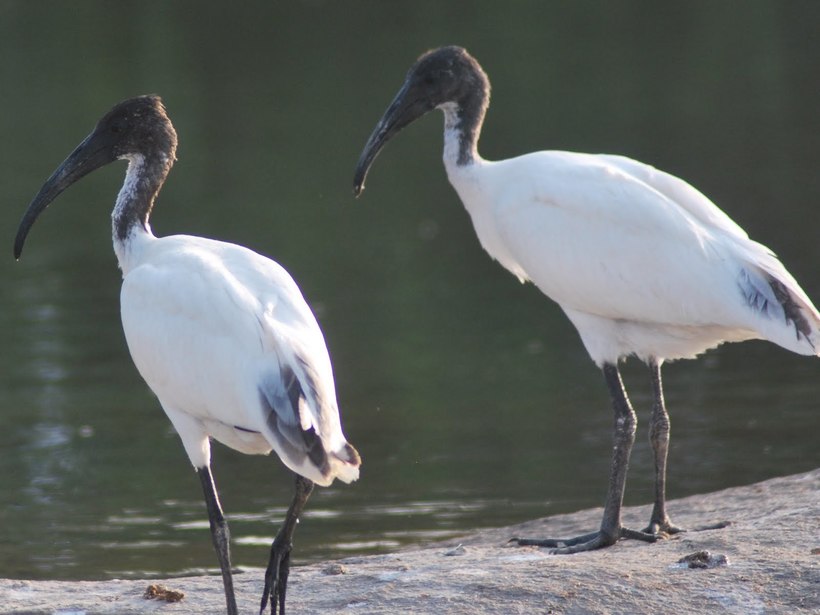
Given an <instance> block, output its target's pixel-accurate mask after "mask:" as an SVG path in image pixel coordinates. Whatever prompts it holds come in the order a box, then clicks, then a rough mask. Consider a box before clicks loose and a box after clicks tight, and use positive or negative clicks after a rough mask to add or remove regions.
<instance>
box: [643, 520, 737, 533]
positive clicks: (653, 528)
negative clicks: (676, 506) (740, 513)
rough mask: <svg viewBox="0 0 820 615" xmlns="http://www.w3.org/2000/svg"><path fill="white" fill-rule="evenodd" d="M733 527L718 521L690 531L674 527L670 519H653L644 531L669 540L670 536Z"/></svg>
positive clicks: (727, 522)
mask: <svg viewBox="0 0 820 615" xmlns="http://www.w3.org/2000/svg"><path fill="white" fill-rule="evenodd" d="M730 525H732V522H731V521H718V522H717V523H709V524H707V525H699V526H697V527H693V528H691V529H689V530H687V529H685V528H682V527H678V526H677V525H674V524H673V523H672V522H671V521H670V520H669V517H667V518H665V519H663V520H661V521H657V520H655V519H653V520H652V521H650V522H649V525H648V526H646V529H644V530H643V531H644V532H645V533H647V534H654V535H655V536H657V537H658V538H668V537H669V536H674V535H675V534H682V533H683V532H687V531H691V532H705V531H708V530H722V529H723V528H725V527H729V526H730Z"/></svg>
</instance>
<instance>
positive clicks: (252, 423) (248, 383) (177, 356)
mask: <svg viewBox="0 0 820 615" xmlns="http://www.w3.org/2000/svg"><path fill="white" fill-rule="evenodd" d="M145 243H146V245H144V246H142V247H141V250H142V252H141V256H140V258H139V261H138V262H137V263H135V265H134V266H133V267H131V268H130V269H129V270H128V272H127V273H126V274H125V276H124V279H123V287H122V296H121V311H122V321H123V328H124V330H125V334H126V339H127V341H128V346H129V350H130V351H131V355H132V358H133V359H134V363H135V364H136V366H137V368H138V370H139V371H140V373H141V375H142V376H143V378H144V379H145V380H146V382H147V383H148V385H149V386H150V387H151V389H152V390H153V391H154V393H155V394H156V395H157V397H158V398H159V399H160V402H161V403H162V405H163V407H165V408H166V410H168V409H169V408H170V409H172V410H174V411H177V412H183V413H185V414H187V415H189V416H190V417H193V418H195V419H196V420H198V421H200V422H201V423H202V424H203V425H204V426H205V428H206V430H207V431H208V433H209V435H211V436H212V437H214V438H216V439H218V440H221V441H222V442H223V443H225V444H227V445H229V446H232V447H233V448H237V449H238V450H242V451H243V452H249V453H259V452H267V451H268V450H270V449H271V448H273V449H275V450H276V452H277V453H278V454H279V456H280V457H282V459H283V461H285V463H286V464H287V465H289V466H290V467H291V468H292V469H294V470H295V471H299V472H300V473H302V474H303V475H305V476H308V478H311V479H316V482H318V483H320V484H328V483H329V481H331V480H332V478H333V476H331V475H330V474H332V473H333V472H331V468H330V467H326V468H324V470H323V471H321V472H319V473H318V474H317V471H318V470H317V468H316V467H314V466H315V465H316V464H315V463H314V460H312V459H310V458H309V456H308V452H309V451H310V450H313V451H314V453H316V451H317V449H316V447H317V446H319V447H320V448H321V450H322V451H323V452H324V453H327V454H329V453H334V452H339V451H341V452H340V454H342V455H344V453H345V451H346V448H345V447H346V446H349V445H347V443H346V440H345V438H344V435H343V433H342V428H341V424H340V420H339V413H338V407H337V402H336V393H335V386H334V382H333V373H332V369H331V365H330V359H329V356H328V353H327V349H326V346H325V342H324V338H323V336H322V333H321V330H320V329H319V326H318V323H317V322H316V319H315V317H314V316H313V314H312V312H311V311H310V308H309V307H308V305H307V303H306V302H305V301H304V299H303V297H302V295H301V292H300V291H299V289H298V287H297V286H296V284H295V283H294V281H293V280H292V278H291V277H290V275H288V273H287V272H286V271H285V270H284V269H283V268H282V267H280V266H279V265H278V264H276V263H275V262H273V261H271V260H270V259H267V258H265V257H263V256H261V255H259V254H256V253H255V252H253V251H251V250H248V249H246V248H242V247H240V246H236V245H234V244H227V243H222V242H218V241H212V240H208V239H202V238H198V237H188V236H172V237H164V238H160V239H156V238H153V237H152V238H150V239H146V240H145ZM293 391H296V392H297V393H296V395H295V396H293V395H292V393H293ZM271 413H273V415H271ZM302 432H306V433H307V435H304V434H303V433H302ZM294 434H295V435H294ZM311 434H313V435H311ZM181 435H182V434H181ZM290 440H295V443H294V442H290ZM186 448H187V447H186ZM351 448H352V447H351ZM265 449H266V450H265ZM354 452H355V451H354ZM314 457H315V454H314ZM346 457H349V459H345V461H347V462H348V463H343V464H342V467H340V468H334V470H335V474H336V475H338V476H339V477H341V478H343V479H348V480H352V479H353V478H355V475H357V474H358V469H357V466H358V459H357V455H347V456H346ZM311 473H312V475H311ZM328 479H329V480H328Z"/></svg>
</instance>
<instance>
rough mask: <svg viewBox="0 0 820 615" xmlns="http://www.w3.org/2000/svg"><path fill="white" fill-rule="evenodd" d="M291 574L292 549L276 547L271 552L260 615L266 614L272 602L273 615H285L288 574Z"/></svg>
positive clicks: (271, 610)
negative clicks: (282, 549) (281, 549)
mask: <svg viewBox="0 0 820 615" xmlns="http://www.w3.org/2000/svg"><path fill="white" fill-rule="evenodd" d="M289 574H290V549H288V550H287V551H284V552H282V551H280V550H278V549H274V550H273V551H272V552H271V559H270V562H269V563H268V569H267V571H266V572H265V588H264V589H263V590H262V604H261V605H260V607H259V615H264V613H265V610H266V609H267V607H268V603H270V612H271V615H277V613H278V615H285V593H286V592H287V588H288V575H289Z"/></svg>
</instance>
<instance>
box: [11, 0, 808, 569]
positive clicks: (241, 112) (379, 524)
mask: <svg viewBox="0 0 820 615" xmlns="http://www.w3.org/2000/svg"><path fill="white" fill-rule="evenodd" d="M271 4H272V3H243V4H242V5H239V6H237V7H234V9H233V10H234V11H235V13H232V14H231V15H225V14H224V12H223V11H222V10H220V13H219V14H218V15H217V14H216V13H214V14H211V13H212V12H213V11H215V10H216V9H215V8H208V7H205V6H202V5H201V4H199V3H197V4H196V5H194V4H192V3H191V4H188V3H186V2H180V3H174V4H172V5H168V4H167V3H162V2H144V3H139V5H138V6H137V5H131V4H128V3H125V4H122V3H105V2H102V1H89V2H85V3H83V4H82V5H77V6H74V5H71V6H68V5H66V6H62V5H52V4H49V5H40V4H38V3H23V2H7V3H5V4H3V5H2V8H0V15H2V18H0V71H2V72H1V73H0V77H2V83H4V84H5V86H4V88H3V94H2V99H1V100H2V103H3V113H0V137H1V138H0V152H2V164H0V185H2V186H3V194H4V214H3V215H2V216H0V238H5V241H6V243H7V248H8V251H9V253H10V252H11V238H12V237H13V236H14V231H15V228H16V223H17V220H18V219H19V215H21V213H22V211H23V209H24V207H25V205H26V203H27V202H28V200H29V199H30V198H31V197H32V196H33V194H34V193H35V192H36V190H37V188H38V187H39V186H40V184H41V182H42V181H43V180H44V179H45V178H46V177H47V176H48V174H49V173H50V172H51V170H52V169H53V168H54V167H55V166H56V165H57V164H58V163H59V162H60V161H61V160H62V159H63V158H64V156H65V155H66V154H67V153H68V152H69V150H70V148H72V147H73V146H74V145H75V144H76V143H77V142H78V141H79V140H80V139H81V138H82V137H83V136H84V135H85V134H87V133H88V132H89V130H90V129H91V128H92V126H93V123H94V121H96V119H97V118H98V116H99V115H100V114H101V113H102V112H104V111H105V110H107V109H108V108H109V107H110V106H111V105H112V104H113V103H114V102H116V101H118V100H120V99H122V98H125V97H127V96H132V95H135V94H138V93H144V92H159V93H160V94H162V95H163V96H164V98H165V100H166V102H167V104H168V107H169V111H170V114H171V116H172V118H173V119H174V122H175V124H176V126H177V129H178V132H179V134H180V150H179V157H180V160H179V163H178V164H177V166H176V167H175V169H174V171H173V172H172V174H171V177H170V180H169V183H168V185H167V187H166V188H165V189H164V191H163V193H162V195H161V197H160V199H159V203H158V206H157V210H156V212H155V216H154V218H153V226H154V230H155V232H157V233H158V234H171V233H176V232H187V233H192V234H201V235H205V236H209V237H219V238H224V239H226V240H229V241H234V242H237V243H242V244H245V245H249V246H251V247H253V248H254V249H257V250H259V251H261V252H263V253H266V254H270V255H274V256H275V257H276V259H277V260H278V261H280V262H281V263H282V264H283V265H284V266H285V267H287V268H288V269H289V270H290V271H291V272H292V273H293V275H294V277H296V279H297V280H298V281H299V283H300V285H301V287H302V288H303V290H304V292H305V295H306V297H307V298H308V300H309V301H310V303H311V305H312V306H313V307H314V308H315V310H316V311H317V314H318V315H319V318H320V321H321V323H322V327H323V329H324V331H325V333H326V337H327V341H328V345H329V347H330V350H331V355H332V358H333V361H334V365H335V371H336V376H337V385H338V390H339V398H340V402H341V405H342V409H343V417H344V421H345V428H346V432H347V434H348V435H349V437H350V440H351V441H352V442H353V443H354V444H355V445H356V447H357V448H358V449H359V450H360V451H361V452H362V455H363V458H364V465H363V468H362V478H361V480H360V481H359V482H357V483H355V484H353V485H351V486H344V485H335V486H333V487H331V488H328V489H319V490H317V491H316V493H315V495H314V496H313V498H312V499H311V502H310V503H309V505H308V509H307V512H306V513H305V515H304V519H303V522H302V524H301V525H300V528H299V531H298V533H297V535H296V543H297V545H296V546H297V550H296V552H295V558H296V561H297V562H299V561H301V562H305V561H311V560H317V559H321V558H326V557H339V556H347V555H350V554H352V553H374V552H381V551H386V550H391V549H394V548H396V547H397V546H400V545H405V544H415V543H421V542H425V541H431V540H436V539H440V538H445V537H449V536H453V535H457V534H458V533H460V532H463V531H465V530H469V529H473V528H477V527H486V526H493V525H502V524H508V523H513V522H517V521H522V520H525V519H528V518H533V517H536V516H542V515H547V514H552V513H558V512H566V511H572V510H576V509H579V508H583V507H588V506H598V505H600V504H601V503H602V500H603V496H604V489H605V481H606V475H607V468H608V463H609V449H610V440H609V439H610V424H611V415H610V411H609V409H608V401H607V398H606V392H605V387H604V386H603V383H602V378H601V375H600V373H599V372H598V371H597V370H596V369H595V368H594V366H592V364H591V362H590V361H589V359H588V358H587V357H586V355H585V353H584V350H583V347H582V345H581V343H580V341H579V340H578V337H577V334H576V333H575V332H574V331H573V330H572V328H571V326H570V325H569V323H568V322H567V321H566V319H565V318H564V316H563V315H562V314H561V313H560V311H559V310H558V309H557V308H556V307H555V306H554V305H553V304H551V303H550V302H549V301H547V300H546V299H544V298H543V296H541V294H540V293H539V292H538V291H537V290H536V289H534V288H532V287H531V286H521V285H520V284H518V283H517V282H516V281H515V280H514V279H513V278H512V277H511V276H510V275H509V274H507V273H506V272H504V271H503V270H501V268H500V267H499V266H498V265H497V264H495V263H492V262H491V261H490V259H489V258H487V256H486V254H484V253H483V252H482V250H481V248H480V247H479V245H478V242H477V241H476V239H475V237H474V233H473V231H472V229H471V227H470V224H469V220H468V218H467V216H466V215H465V213H464V211H463V209H462V207H461V205H460V204H459V203H458V200H457V197H456V195H455V193H454V192H453V191H452V189H451V188H450V187H449V185H448V184H447V181H446V177H445V173H444V170H443V168H442V165H441V162H440V150H441V135H440V131H441V119H440V118H439V117H431V118H428V119H425V120H424V121H422V122H420V123H419V124H417V125H414V126H413V127H412V128H411V129H408V132H407V135H406V136H404V137H403V139H401V140H399V141H397V142H396V143H395V144H391V146H390V147H389V148H387V149H386V150H385V152H384V153H383V155H382V158H383V159H380V160H379V161H378V162H377V166H378V169H377V170H378V173H374V176H373V177H372V178H371V180H370V182H369V189H368V192H367V193H366V195H365V196H364V198H363V199H361V201H360V202H354V201H353V199H352V197H351V196H350V188H351V181H352V170H353V166H354V164H355V161H356V158H357V156H358V153H359V148H360V147H361V146H362V145H363V143H364V140H365V138H366V137H367V135H368V134H369V132H370V130H371V128H372V125H373V122H374V121H375V120H376V119H377V117H378V116H379V114H380V113H381V111H382V110H383V108H384V106H385V104H386V103H387V102H388V99H389V97H390V95H392V93H393V92H394V91H395V89H396V87H397V86H398V84H399V83H400V81H401V79H402V78H403V73H404V70H405V69H406V68H407V66H408V65H409V64H410V62H411V61H412V59H413V58H414V57H415V56H416V55H417V54H418V53H419V52H421V51H422V50H424V49H427V48H429V47H431V46H434V45H438V44H441V43H445V42H456V43H461V44H464V45H465V46H467V47H468V48H469V49H470V50H471V51H472V52H473V53H474V54H475V55H476V56H477V57H478V58H479V59H480V60H481V62H482V63H483V64H484V66H485V68H487V70H488V72H489V73H490V77H491V79H492V81H493V86H494V90H493V103H492V106H491V108H490V112H489V115H488V120H487V126H486V128H485V131H484V137H483V139H482V150H483V152H484V154H485V155H486V156H488V157H506V156H510V155H514V154H516V153H521V152H525V151H530V150H534V149H538V148H545V147H554V148H567V149H575V150H588V151H609V152H612V153H623V154H627V155H631V156H634V157H636V158H640V159H642V160H645V161H647V162H651V163H653V164H657V165H658V166H660V167H663V168H666V169H668V170H670V171H672V172H674V173H676V174H679V175H681V176H682V177H685V178H687V179H689V180H691V181H692V182H694V183H695V184H696V185H697V186H698V187H699V188H701V189H702V190H704V191H705V192H706V193H707V194H709V195H711V196H712V197H713V198H714V199H715V200H716V202H718V203H719V204H721V206H723V207H724V209H726V210H727V211H728V212H729V213H730V214H731V215H732V216H733V217H734V218H735V219H736V220H737V221H738V222H739V223H741V224H742V225H743V226H744V227H745V228H746V229H747V230H748V231H749V232H750V234H751V235H752V236H753V237H756V238H758V239H760V240H762V241H764V242H765V243H767V244H770V245H771V246H772V247H773V248H776V249H777V251H778V252H779V253H780V255H781V257H782V258H783V260H784V262H785V263H786V264H787V266H788V267H789V269H790V270H791V271H792V273H794V275H795V276H796V277H797V278H798V280H800V281H801V283H802V284H803V286H804V288H805V290H806V291H807V292H808V294H809V295H810V296H812V297H814V298H815V299H817V298H820V245H818V243H817V241H816V238H815V233H814V232H812V230H811V228H810V225H806V223H805V221H806V220H814V219H815V217H816V216H815V213H816V212H815V209H816V204H817V203H818V202H820V174H818V173H817V172H816V158H817V157H816V152H817V150H818V147H817V145H818V144H817V136H816V131H812V130H807V127H808V126H812V125H814V124H815V123H816V110H817V109H818V108H820V100H818V98H819V97H820V92H819V91H818V90H817V88H816V87H815V84H814V81H813V80H812V79H806V78H805V76H806V75H814V74H818V71H820V66H819V65H820V49H818V46H817V45H818V44H817V42H816V37H815V36H812V34H813V30H811V28H813V27H814V26H813V24H816V23H817V20H818V18H820V15H818V13H820V5H818V6H815V5H814V4H800V3H777V2H762V1H761V2H752V3H748V5H747V7H746V9H745V11H744V14H743V16H742V17H743V19H744V20H745V21H744V22H743V23H742V24H741V23H740V22H739V21H738V14H737V11H736V10H730V9H728V8H723V7H721V6H720V5H715V4H714V3H710V2H702V3H686V4H684V5H681V6H677V7H676V8H675V9H674V11H672V10H671V9H670V8H669V7H667V6H664V7H658V8H655V6H654V5H653V4H650V3H643V2H627V3H617V6H616V5H615V4H611V3H605V2H601V3H595V2H589V3H581V4H580V5H579V4H578V3H566V4H554V3H536V2H533V3H519V4H518V5H516V9H515V10H511V9H510V8H509V7H508V6H506V5H502V4H500V3H493V2H479V3H474V4H471V5H470V6H471V7H475V10H474V11H472V12H465V11H462V10H455V8H456V7H457V5H456V4H447V5H446V7H445V6H442V5H441V4H440V3H438V2H433V1H432V0H429V1H421V2H415V3H413V4H412V6H411V5H406V6H404V5H403V6H401V7H398V6H394V5H392V4H384V3H378V2H363V3H361V7H362V10H365V11H366V13H367V19H366V23H367V27H365V28H362V27H361V16H360V15H359V14H355V15H354V14H353V13H352V12H350V11H349V10H347V9H346V8H345V7H341V6H336V5H335V4H334V3H313V4H310V5H309V6H306V5H299V6H298V7H288V6H278V5H277V6H271ZM479 9H480V10H479ZM431 15H435V16H436V18H435V20H433V21H431V19H430V16H431ZM397 23H401V24H402V27H401V28H396V27H395V25H396V24H397ZM115 24H116V27H115ZM490 25H491V26H492V27H489V26H490ZM69 26H70V27H69ZM354 28H355V31H356V32H357V34H356V36H350V32H351V31H353V29H354ZM659 33H663V35H662V36H661V35H660V34H659ZM113 166H115V165H112V168H111V169H107V170H105V171H101V172H100V173H99V174H97V175H95V176H94V177H93V178H89V179H87V180H85V181H83V182H81V183H79V184H77V185H76V186H74V187H72V188H71V190H69V191H68V192H67V193H66V194H65V195H63V196H62V197H61V199H60V200H59V201H58V202H57V203H55V205H54V206H53V207H52V208H50V209H49V211H48V212H47V213H46V214H45V215H44V216H43V218H42V219H41V221H40V222H39V223H38V225H37V227H36V228H35V229H33V231H32V234H31V236H30V238H29V243H28V244H27V247H26V253H25V255H24V257H23V259H22V261H21V263H19V264H14V263H13V262H12V259H11V258H10V256H9V257H8V258H7V259H5V260H3V259H0V275H2V280H3V284H2V291H0V292H2V295H0V299H1V300H2V307H1V308H0V345H1V346H2V348H3V349H4V352H3V353H2V355H0V383H1V384H2V390H3V396H2V399H0V450H2V451H3V454H2V455H0V545H2V548H0V575H2V576H6V577H19V578H32V577H35V578H99V577H112V576H118V577H123V576H141V575H147V574H152V575H153V574H156V575H168V574H185V573H190V572H193V571H201V570H203V569H209V570H210V569H213V567H214V566H215V558H214V555H213V552H212V547H211V542H210V538H209V536H208V532H207V519H206V515H205V509H204V504H203V503H202V501H201V494H200V491H199V482H198V481H197V480H196V477H195V474H194V472H193V471H192V469H191V468H190V466H189V464H188V462H187V458H186V456H185V453H184V451H183V449H182V447H181V446H180V444H179V441H178V439H177V437H176V435H175V434H174V433H173V430H172V428H171V426H170V424H169V423H168V421H167V419H166V418H165V417H164V415H163V413H162V412H161V410H160V409H159V406H158V404H157V402H156V400H155V399H154V398H153V396H152V395H151V394H150V392H149V391H148V390H147V389H146V387H145V386H144V384H143V383H142V382H141V381H140V379H139V377H138V375H137V373H136V370H135V369H134V368H133V366H132V365H131V362H130V358H129V357H128V354H127V349H126V347H125V343H124V340H123V336H122V331H121V328H120V324H119V318H118V305H117V304H118V289H119V275H118V272H117V270H116V265H115V259H114V256H113V254H112V253H111V246H110V239H109V234H108V224H109V222H108V217H107V216H108V207H109V206H110V204H111V203H112V202H113V199H114V195H115V194H116V191H117V189H118V187H119V183H120V182H121V181H122V173H123V171H124V169H123V168H122V167H118V168H113ZM0 247H2V244H1V243H0ZM624 375H625V379H626V380H627V384H628V385H629V386H630V387H631V396H632V399H633V402H634V403H635V405H636V409H637V410H638V414H639V420H641V421H644V422H645V419H646V417H647V414H648V411H649V405H650V399H649V385H648V377H647V374H646V371H645V370H644V369H642V368H641V366H639V365H632V364H630V365H628V366H627V369H626V370H625V374H624ZM817 393H818V384H817V366H816V363H815V362H814V361H812V360H810V359H806V358H802V357H796V356H792V355H789V354H788V353H786V352H785V351H781V350H779V349H777V348H775V347H772V346H770V345H766V344H763V343H747V344H743V345H736V346H733V347H727V348H722V349H720V350H718V351H716V352H712V353H710V354H708V355H706V356H705V357H704V358H702V359H701V360H700V361H697V362H685V363H680V364H674V365H671V366H669V367H667V368H666V397H667V402H668V405H669V409H670V413H671V415H672V422H673V423H672V444H671V450H670V484H669V492H670V496H671V497H677V496H683V495H687V494H691V493H697V492H702V491H707V490H713V489H719V488H722V487H726V486H730V485H737V484H743V483H748V482H752V481H756V480H760V479H763V478H767V477H771V476H775V475H782V474H789V473H794V472H799V471H803V470H807V469H809V468H812V467H816V466H817V465H818V464H820V451H818V448H817V445H816V437H815V436H814V434H816V433H817V430H818V427H820V425H819V424H818V422H820V415H818V413H817V397H818V395H817ZM642 427H643V423H641V424H640V425H639V429H640V430H641V431H640V432H639V441H638V443H637V444H636V448H635V453H634V456H633V462H632V467H631V474H630V477H629V483H628V485H627V501H628V503H646V502H648V501H650V499H651V468H650V451H649V447H648V444H647V443H646V437H645V431H644V430H642ZM214 466H215V467H214V471H215V477H216V481H217V484H218V486H219V488H220V493H221V495H222V502H223V505H224V506H225V509H226V512H227V513H228V516H229V520H230V522H231V525H232V534H233V537H234V555H235V559H236V563H237V565H239V566H241V567H244V568H248V567H253V566H259V565H262V563H263V562H264V561H266V559H267V551H268V544H267V543H268V542H269V541H270V540H271V538H272V536H273V535H274V533H275V531H276V527H277V523H278V522H279V520H280V519H281V517H282V515H283V514H284V510H285V509H284V507H285V506H286V505H287V503H288V502H289V499H290V497H291V492H290V489H291V479H290V477H289V475H288V473H287V472H286V471H285V470H284V469H283V468H282V467H281V464H279V463H278V461H277V460H275V459H269V458H261V457H255V458H250V457H245V456H242V455H239V454H236V453H234V452H232V451H228V450H226V449H225V448H224V447H221V446H216V447H215V448H214ZM673 512H674V509H673ZM590 529H592V528H590Z"/></svg>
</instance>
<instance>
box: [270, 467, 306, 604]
mask: <svg viewBox="0 0 820 615" xmlns="http://www.w3.org/2000/svg"><path fill="white" fill-rule="evenodd" d="M312 491H313V481H310V480H308V479H307V478H305V477H304V476H299V475H298V474H297V475H296V493H295V494H294V496H293V501H292V502H291V504H290V508H288V513H287V515H285V521H284V523H282V527H281V528H279V533H278V534H277V535H276V538H274V540H273V544H272V545H271V549H270V561H269V562H268V569H267V571H266V572H265V589H264V590H263V591H262V605H261V606H260V608H259V615H263V613H264V612H265V608H266V607H267V605H268V602H270V610H271V614H272V615H276V608H277V606H278V607H279V614H280V615H285V592H286V591H287V585H288V574H289V573H290V551H291V549H292V548H293V542H292V540H293V532H294V530H295V529H296V524H297V523H298V522H299V515H300V514H301V512H302V509H303V508H304V507H305V503H306V502H307V500H308V498H309V497H310V494H311V492H312Z"/></svg>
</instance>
